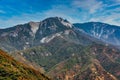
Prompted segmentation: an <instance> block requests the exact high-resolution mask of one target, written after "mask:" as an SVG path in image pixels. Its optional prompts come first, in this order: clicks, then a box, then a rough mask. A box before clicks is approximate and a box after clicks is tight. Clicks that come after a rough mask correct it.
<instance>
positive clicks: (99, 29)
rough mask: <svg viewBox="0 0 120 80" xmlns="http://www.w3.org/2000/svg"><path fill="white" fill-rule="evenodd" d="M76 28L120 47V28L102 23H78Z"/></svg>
mask: <svg viewBox="0 0 120 80" xmlns="http://www.w3.org/2000/svg"><path fill="white" fill-rule="evenodd" d="M74 26H75V28H78V29H80V31H82V32H84V33H86V34H88V35H91V36H94V37H95V38H98V39H100V40H103V41H105V42H107V43H110V44H113V45H117V46H120V26H115V25H109V24H106V23H101V22H88V23H76V24H74Z"/></svg>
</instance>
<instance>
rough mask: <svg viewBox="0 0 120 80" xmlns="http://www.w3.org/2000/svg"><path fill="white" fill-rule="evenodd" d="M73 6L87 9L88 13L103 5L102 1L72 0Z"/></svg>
mask: <svg viewBox="0 0 120 80" xmlns="http://www.w3.org/2000/svg"><path fill="white" fill-rule="evenodd" d="M73 6H75V7H77V8H81V9H83V10H88V11H89V13H91V14H92V13H95V12H96V11H97V10H100V9H101V8H102V7H103V3H102V2H101V1H97V0H74V1H73Z"/></svg>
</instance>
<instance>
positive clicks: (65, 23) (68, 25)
mask: <svg viewBox="0 0 120 80" xmlns="http://www.w3.org/2000/svg"><path fill="white" fill-rule="evenodd" d="M61 23H62V24H63V25H65V26H67V27H69V28H72V26H73V25H72V24H71V23H68V22H65V21H63V20H62V21H61Z"/></svg>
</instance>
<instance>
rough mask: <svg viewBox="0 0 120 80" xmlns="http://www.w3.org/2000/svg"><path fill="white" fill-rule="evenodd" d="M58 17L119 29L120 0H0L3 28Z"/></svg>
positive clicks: (0, 21)
mask: <svg viewBox="0 0 120 80" xmlns="http://www.w3.org/2000/svg"><path fill="white" fill-rule="evenodd" d="M56 16H58V17H62V18H64V19H67V20H68V21H69V22H71V23H84V22H91V21H94V22H103V23H108V24H112V25H119V26H120V0H0V28H7V27H12V26H15V25H17V24H24V23H27V22H30V21H35V22H39V21H41V20H43V19H45V18H48V17H56Z"/></svg>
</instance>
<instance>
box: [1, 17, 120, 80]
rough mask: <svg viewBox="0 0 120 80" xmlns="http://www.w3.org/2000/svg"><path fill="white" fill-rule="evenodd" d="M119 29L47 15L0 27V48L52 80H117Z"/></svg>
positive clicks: (118, 76)
mask: <svg viewBox="0 0 120 80" xmlns="http://www.w3.org/2000/svg"><path fill="white" fill-rule="evenodd" d="M119 33H120V27H119V26H114V25H109V24H105V23H100V22H88V23H75V24H72V23H70V22H69V21H67V20H66V19H63V18H61V17H50V18H47V19H45V20H43V21H40V22H29V23H26V24H20V25H16V26H14V27H10V28H6V29H0V48H1V49H3V50H5V51H7V52H9V55H11V56H13V57H14V58H15V59H16V60H17V61H19V62H21V63H24V64H28V62H29V63H30V64H31V63H34V64H35V65H33V64H31V65H32V66H33V67H35V66H36V65H38V67H39V68H42V69H44V74H46V75H47V76H49V77H50V78H51V79H53V80H119V79H120V69H119V68H120V60H119V58H120V47H119V46H120V42H119V40H120V36H119ZM18 57H19V59H18ZM22 59H25V61H23V60H22ZM26 62H27V63H26ZM37 69H38V68H37Z"/></svg>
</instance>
